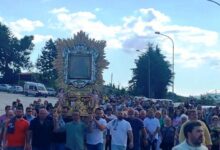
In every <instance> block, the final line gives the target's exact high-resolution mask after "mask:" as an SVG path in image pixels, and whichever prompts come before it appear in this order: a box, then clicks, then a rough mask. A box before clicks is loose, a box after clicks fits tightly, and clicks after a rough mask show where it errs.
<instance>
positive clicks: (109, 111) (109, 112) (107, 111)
mask: <svg viewBox="0 0 220 150" xmlns="http://www.w3.org/2000/svg"><path fill="white" fill-rule="evenodd" d="M107 107H108V108H107V109H106V114H107V115H111V114H112V112H113V110H112V107H111V106H107Z"/></svg>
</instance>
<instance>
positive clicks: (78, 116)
mask: <svg viewBox="0 0 220 150" xmlns="http://www.w3.org/2000/svg"><path fill="white" fill-rule="evenodd" d="M79 120H80V112H79V111H78V110H75V111H74V112H73V121H79Z"/></svg>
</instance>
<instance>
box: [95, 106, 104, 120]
mask: <svg viewBox="0 0 220 150" xmlns="http://www.w3.org/2000/svg"><path fill="white" fill-rule="evenodd" d="M95 117H96V119H98V120H99V119H100V118H102V117H103V110H102V109H101V108H96V110H95Z"/></svg>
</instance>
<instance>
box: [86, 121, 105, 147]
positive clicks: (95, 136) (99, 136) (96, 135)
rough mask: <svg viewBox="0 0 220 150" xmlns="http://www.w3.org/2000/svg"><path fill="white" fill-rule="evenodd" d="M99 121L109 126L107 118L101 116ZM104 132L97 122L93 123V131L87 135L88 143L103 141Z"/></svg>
mask: <svg viewBox="0 0 220 150" xmlns="http://www.w3.org/2000/svg"><path fill="white" fill-rule="evenodd" d="M98 123H99V124H100V125H103V126H107V122H106V120H105V119H102V118H100V119H99V120H98ZM103 132H104V131H101V130H100V129H98V127H97V125H96V123H95V122H93V123H92V131H91V132H90V133H87V135H86V143H87V144H91V145H96V144H98V143H103V138H104V137H103Z"/></svg>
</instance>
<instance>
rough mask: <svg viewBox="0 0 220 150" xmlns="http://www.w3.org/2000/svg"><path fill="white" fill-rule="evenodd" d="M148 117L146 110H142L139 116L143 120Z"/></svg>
mask: <svg viewBox="0 0 220 150" xmlns="http://www.w3.org/2000/svg"><path fill="white" fill-rule="evenodd" d="M145 117H146V111H145V110H141V111H140V114H139V118H141V119H142V120H143V119H145Z"/></svg>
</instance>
